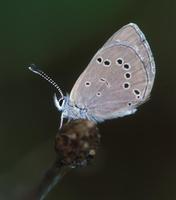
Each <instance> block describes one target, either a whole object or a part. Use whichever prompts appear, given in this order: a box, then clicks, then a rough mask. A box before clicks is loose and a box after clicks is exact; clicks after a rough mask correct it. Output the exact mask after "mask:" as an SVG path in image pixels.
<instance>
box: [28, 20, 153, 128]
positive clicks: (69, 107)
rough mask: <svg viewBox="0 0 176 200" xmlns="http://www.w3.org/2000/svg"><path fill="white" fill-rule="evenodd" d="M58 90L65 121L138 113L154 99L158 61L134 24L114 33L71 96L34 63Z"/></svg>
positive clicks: (95, 56) (39, 72)
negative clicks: (141, 106)
mask: <svg viewBox="0 0 176 200" xmlns="http://www.w3.org/2000/svg"><path fill="white" fill-rule="evenodd" d="M29 69H30V70H31V71H33V72H34V73H36V74H38V75H40V76H42V77H43V78H44V79H46V80H47V81H49V82H50V83H51V84H52V85H53V86H55V88H56V89H57V90H58V92H59V94H60V97H59V98H58V97H57V95H56V94H55V95H54V102H55V105H56V108H57V109H58V110H59V111H60V112H62V114H61V123H60V128H61V127H62V124H63V119H64V118H68V119H88V120H92V121H94V122H96V123H99V122H103V121H105V120H108V119H113V118H118V117H123V116H126V115H130V114H133V113H135V112H136V110H137V107H138V106H139V105H141V104H142V103H144V102H145V101H146V100H147V99H148V98H149V96H150V93H151V90H152V87H153V83H154V79H155V62H154V58H153V55H152V52H151V49H150V46H149V44H148V42H147V40H146V38H145V36H144V34H143V33H142V31H141V30H140V29H139V27H138V26H137V25H136V24H134V23H129V24H127V25H125V26H123V27H122V28H121V29H120V30H118V31H117V32H116V33H114V34H113V35H112V36H111V37H110V38H109V39H108V41H107V42H106V43H105V44H104V45H103V46H102V48H100V49H99V50H98V52H97V53H96V54H95V55H94V57H93V58H92V60H91V61H90V63H89V64H88V66H87V67H86V69H85V70H84V71H83V73H82V74H81V75H80V76H79V78H78V79H77V81H76V83H75V84H74V86H73V88H72V90H71V93H70V95H65V96H64V95H63V93H62V91H61V89H60V87H59V86H58V85H57V84H56V82H54V81H53V80H52V79H51V78H50V77H49V76H48V75H47V74H46V73H44V72H43V71H42V70H40V69H38V68H37V67H36V66H35V65H34V64H32V65H30V66H29Z"/></svg>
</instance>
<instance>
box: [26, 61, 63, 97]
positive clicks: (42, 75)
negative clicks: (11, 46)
mask: <svg viewBox="0 0 176 200" xmlns="http://www.w3.org/2000/svg"><path fill="white" fill-rule="evenodd" d="M28 69H29V70H30V71H32V72H34V73H35V74H38V75H39V76H41V77H42V78H44V79H45V80H47V81H48V82H49V83H51V85H53V86H54V87H55V88H56V89H57V90H58V92H59V93H60V95H61V98H63V97H64V95H63V93H62V90H61V89H60V87H59V86H58V84H57V83H56V82H55V81H53V79H52V78H50V77H49V76H48V75H47V74H46V73H45V72H43V71H42V70H40V69H38V67H37V66H36V65H35V64H31V65H30V66H29V67H28Z"/></svg>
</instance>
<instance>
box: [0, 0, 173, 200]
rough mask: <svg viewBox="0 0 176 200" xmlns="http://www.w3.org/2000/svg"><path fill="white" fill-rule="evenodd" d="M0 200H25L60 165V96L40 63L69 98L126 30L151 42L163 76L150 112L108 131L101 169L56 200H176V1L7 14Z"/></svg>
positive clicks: (5, 8) (111, 124)
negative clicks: (33, 68) (133, 28)
mask: <svg viewBox="0 0 176 200" xmlns="http://www.w3.org/2000/svg"><path fill="white" fill-rule="evenodd" d="M0 5H1V6H0V94H1V95H0V107H1V109H0V200H1V199H2V200H16V199H18V198H19V195H20V194H22V193H24V192H26V191H28V190H30V189H31V188H32V187H33V186H35V185H36V183H37V182H38V181H39V180H40V178H41V177H42V175H43V174H44V172H45V170H46V169H47V168H48V167H49V166H50V164H51V162H52V161H53V159H54V158H55V153H54V150H53V142H54V137H55V134H56V132H57V128H58V123H59V114H58V112H57V111H56V109H55V107H54V105H53V93H54V90H53V88H51V87H50V86H49V85H48V84H47V83H46V82H45V81H44V80H41V79H40V78H39V77H37V76H35V75H34V74H32V73H31V72H30V71H28V70H27V68H26V67H25V66H26V65H27V64H29V63H35V64H38V65H40V66H41V67H42V69H43V70H44V71H46V72H47V73H48V74H50V75H51V76H52V77H53V79H54V80H56V81H57V82H58V83H59V84H60V86H61V87H62V88H63V90H64V91H67V92H69V91H70V90H71V88H72V86H73V84H74V82H75V80H76V79H77V77H78V76H79V74H80V73H81V72H82V71H83V70H84V68H85V67H86V65H87V64H88V62H89V61H90V59H91V58H92V56H93V55H94V54H95V53H96V51H97V50H98V48H100V47H101V46H102V45H103V44H104V42H105V41H106V40H107V39H108V38H109V37H110V36H111V35H112V34H113V33H114V32H115V31H117V30H118V29H119V28H120V27H121V26H123V25H125V24H127V23H129V22H134V23H137V24H138V25H139V27H140V28H141V29H142V30H143V32H144V33H145V35H146V37H147V39H148V41H149V43H150V45H151V48H152V51H153V54H154V57H155V61H156V66H157V74H156V81H155V85H154V89H153V91H152V97H151V99H150V101H149V102H147V103H146V104H144V105H143V106H141V107H140V108H139V111H138V112H137V113H136V114H135V115H133V116H129V117H124V118H121V119H116V120H111V121H108V122H105V123H103V124H100V125H99V128H100V132H101V134H102V143H101V147H100V149H99V152H98V155H97V159H96V160H95V162H94V163H93V165H92V166H89V167H87V168H85V169H76V170H73V171H72V172H71V173H69V174H68V175H67V176H66V177H65V178H64V179H63V181H62V182H61V183H60V184H59V185H58V186H57V187H56V188H55V189H54V190H53V191H52V192H51V193H50V194H49V195H48V197H47V199H48V200H56V199H62V200H65V199H67V200H79V199H84V200H90V199H91V200H97V199H101V200H107V199H110V200H116V199H118V200H129V199H130V200H149V199H150V200H175V199H176V145H175V144H176V131H175V126H174V122H175V111H176V105H175V104H176V89H175V86H176V76H175V73H176V59H175V57H176V56H175V53H176V1H175V0H168V1H161V0H156V1H153V0H148V1H142V0H107V1H106V0H94V1H93V0H89V1H81V0H75V1H71V0H67V1H66V0H65V1H64V0H63V1H54V0H51V1H49V0H47V1H46V0H43V1H41V0H39V1H34V0H31V1H22V0H19V1H8V0H7V1H4V2H3V1H1V4H0Z"/></svg>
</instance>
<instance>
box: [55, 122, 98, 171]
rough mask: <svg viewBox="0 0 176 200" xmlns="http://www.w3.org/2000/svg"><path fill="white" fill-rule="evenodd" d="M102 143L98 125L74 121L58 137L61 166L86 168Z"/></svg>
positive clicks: (57, 148) (56, 146)
mask: <svg viewBox="0 0 176 200" xmlns="http://www.w3.org/2000/svg"><path fill="white" fill-rule="evenodd" d="M99 143H100V135H99V131H98V128H97V126H96V124H95V123H94V122H92V121H89V120H82V119H81V120H73V121H71V122H69V123H67V124H65V125H64V126H63V128H62V129H61V130H60V131H59V133H58V134H57V135H56V140H55V151H56V153H57V156H58V158H57V161H58V164H59V165H62V166H70V167H79V166H86V165H88V164H89V163H90V161H91V160H92V159H93V158H94V157H95V155H96V151H97V148H98V146H99Z"/></svg>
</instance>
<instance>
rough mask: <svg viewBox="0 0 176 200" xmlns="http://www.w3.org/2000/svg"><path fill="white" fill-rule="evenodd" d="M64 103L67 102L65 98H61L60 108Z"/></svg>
mask: <svg viewBox="0 0 176 200" xmlns="http://www.w3.org/2000/svg"><path fill="white" fill-rule="evenodd" d="M64 103H65V100H64V99H63V98H62V99H59V106H60V108H62V107H63V105H64Z"/></svg>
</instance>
